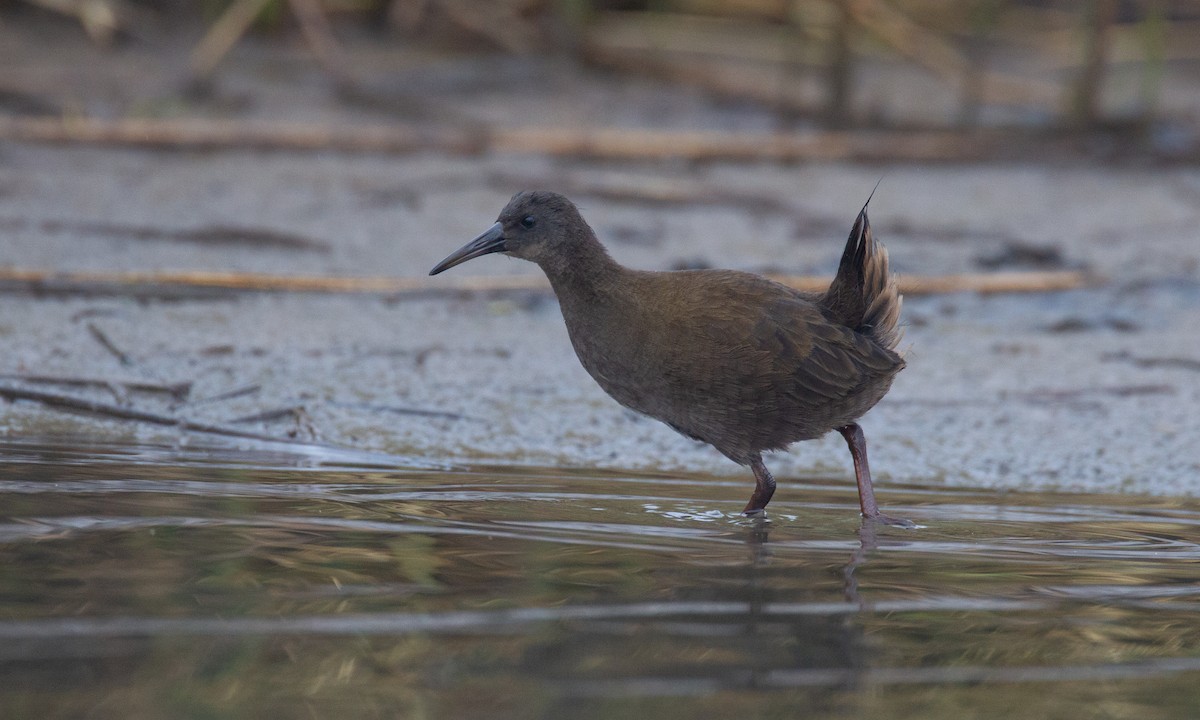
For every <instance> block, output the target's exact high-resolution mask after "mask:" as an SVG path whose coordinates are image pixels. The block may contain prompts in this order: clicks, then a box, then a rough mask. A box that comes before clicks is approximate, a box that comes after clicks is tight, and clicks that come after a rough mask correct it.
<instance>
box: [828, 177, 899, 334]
mask: <svg viewBox="0 0 1200 720" xmlns="http://www.w3.org/2000/svg"><path fill="white" fill-rule="evenodd" d="M871 194H872V196H873V195H874V194H875V193H874V191H872V193H871ZM869 204H871V198H867V202H866V203H864V204H863V208H862V210H861V211H860V212H859V213H858V219H856V220H855V221H854V227H853V228H852V229H851V230H850V239H849V240H847V241H846V250H845V252H843V253H842V261H841V263H840V264H839V265H838V271H837V275H836V276H835V277H834V279H833V283H832V284H831V285H830V286H829V290H828V291H826V293H825V296H824V298H823V304H824V305H825V307H826V309H827V310H828V311H829V314H830V317H831V319H833V320H834V321H836V322H840V323H842V324H843V325H846V326H847V327H850V328H853V329H854V330H857V331H858V332H860V333H862V334H864V335H868V336H870V337H871V338H873V339H874V340H875V342H877V343H879V344H880V345H882V346H883V347H885V348H887V349H889V350H894V349H895V348H896V344H897V343H899V342H900V334H901V333H900V305H901V303H902V301H903V297H902V296H901V295H900V291H899V289H898V288H897V287H896V280H895V278H893V277H892V275H891V273H890V272H888V252H887V248H885V247H884V246H883V245H882V244H881V243H878V242H876V241H875V237H874V236H873V235H872V234H871V222H870V221H869V220H868V219H867V205H869Z"/></svg>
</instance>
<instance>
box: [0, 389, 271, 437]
mask: <svg viewBox="0 0 1200 720" xmlns="http://www.w3.org/2000/svg"><path fill="white" fill-rule="evenodd" d="M0 397H2V398H4V399H6V400H9V401H15V400H29V401H32V402H37V403H41V404H42V405H45V406H47V407H52V408H59V409H63V410H74V411H76V412H84V413H89V414H91V415H99V416H100V417H105V418H109V419H112V420H133V421H136V422H144V423H150V424H153V425H165V426H168V427H175V428H179V429H180V430H187V431H190V432H199V433H207V434H210V435H224V436H227V437H238V438H247V439H250V440H267V441H270V442H293V441H291V440H289V439H287V438H278V437H273V436H271V435H263V434H261V433H255V432H248V431H245V430H239V429H237V428H231V427H225V426H223V425H210V424H208V423H199V422H194V421H191V420H185V419H182V418H175V417H171V416H169V415H159V414H158V413H152V412H147V411H145V410H135V409H133V408H127V407H121V406H120V405H111V404H109V403H104V402H98V401H95V400H88V399H86V398H79V397H73V396H70V395H59V394H57V393H49V392H44V391H42V390H33V389H30V388H20V387H13V386H11V385H0Z"/></svg>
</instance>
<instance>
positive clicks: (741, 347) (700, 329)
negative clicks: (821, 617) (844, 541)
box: [429, 191, 910, 525]
mask: <svg viewBox="0 0 1200 720" xmlns="http://www.w3.org/2000/svg"><path fill="white" fill-rule="evenodd" d="M867 203H868V204H869V203H870V198H868V199H867ZM495 252H502V253H505V254H506V255H511V256H513V257H519V258H523V259H525V260H530V261H532V262H535V263H537V264H538V265H539V266H540V267H541V268H542V270H543V271H544V272H545V273H546V277H548V278H549V279H550V284H551V286H552V287H553V288H554V293H555V295H557V296H558V301H559V305H560V306H561V308H562V314H563V319H564V320H565V321H566V324H567V332H568V333H569V334H570V337H571V344H572V345H574V347H575V353H576V355H578V356H579V361H580V362H581V363H582V364H583V367H584V368H585V369H586V370H587V371H588V373H590V374H591V376H592V377H593V378H595V380H596V382H598V383H599V384H600V387H602V388H604V390H605V391H606V392H607V393H608V394H609V395H611V396H612V397H613V399H615V400H616V401H617V402H619V403H621V404H622V405H624V406H625V407H628V408H631V409H633V410H636V411H638V412H640V413H644V414H646V415H649V416H650V417H653V418H657V419H658V420H661V421H663V422H665V423H666V424H667V425H670V426H671V427H672V428H674V429H675V430H677V431H679V432H680V433H683V434H684V435H686V436H688V437H691V438H694V439H696V440H702V441H704V442H706V443H709V444H710V445H712V446H713V447H715V448H716V449H717V450H719V451H720V452H721V453H722V454H724V455H725V456H726V457H728V458H729V459H730V460H733V461H734V462H736V463H738V464H740V465H749V466H750V468H751V470H753V471H754V477H755V480H756V485H755V488H754V494H753V495H752V496H751V497H750V502H749V503H747V505H746V508H745V510H744V511H743V512H744V513H745V514H747V515H754V514H759V513H762V512H764V510H765V508H766V506H767V503H768V502H770V500H771V495H772V494H774V492H775V479H774V478H773V477H772V476H771V473H770V472H769V471H768V470H767V468H766V466H765V465H764V464H763V460H762V453H763V451H765V450H782V449H784V448H786V447H787V446H788V445H790V444H791V443H793V442H796V441H799V440H811V439H813V438H817V437H820V436H822V435H824V434H825V433H827V432H829V431H830V430H837V431H838V432H839V433H841V434H842V436H843V437H844V438H845V439H846V442H847V444H848V445H849V446H850V454H851V456H852V457H853V459H854V472H855V475H856V476H857V479H858V497H859V504H860V506H861V508H862V514H863V516H864V517H866V518H872V519H878V520H881V521H884V522H890V523H893V524H901V525H909V524H910V523H908V522H907V521H902V520H893V519H892V518H889V517H887V516H885V515H882V514H881V513H880V512H879V508H878V506H877V505H876V504H875V494H874V491H873V490H872V486H871V471H870V469H869V467H868V465H867V447H866V440H865V439H864V437H863V432H862V429H861V428H860V427H859V426H858V425H857V424H856V423H855V422H854V421H855V420H857V419H858V418H860V417H862V415H863V414H864V413H866V412H867V411H868V410H870V409H871V408H872V407H873V406H874V405H875V403H877V402H879V399H880V398H882V397H883V396H884V394H885V393H886V392H887V391H888V389H889V388H890V387H891V385H892V379H893V378H894V377H895V376H896V373H898V372H899V371H900V370H901V369H902V368H903V367H904V360H903V359H902V358H901V357H900V356H899V355H898V354H897V353H896V352H895V350H894V348H895V347H896V343H897V341H898V340H899V333H898V328H897V323H898V320H899V317H900V304H901V296H900V294H899V292H898V291H897V289H896V284H895V282H894V280H893V279H892V277H891V275H890V274H889V273H888V254H887V250H886V249H885V248H884V247H883V245H881V244H879V243H877V242H875V240H874V238H873V237H872V235H871V226H870V223H869V222H868V221H867V206H866V205H863V209H862V211H861V212H859V214H858V219H857V220H856V221H855V223H854V227H853V229H852V230H851V232H850V239H849V241H847V243H846V250H845V252H844V253H843V254H842V260H841V264H840V265H839V266H838V271H837V276H836V277H834V279H833V283H832V284H831V285H830V286H829V290H827V291H826V292H825V293H824V294H816V293H804V292H799V291H797V290H793V289H791V288H789V287H787V286H785V285H781V284H779V283H776V282H773V281H771V280H768V279H766V278H764V277H761V276H759V275H753V274H750V273H745V272H738V271H734V270H680V271H675V272H648V271H643V270H632V269H629V268H626V267H623V266H622V265H620V264H618V263H617V262H616V261H614V260H613V259H612V258H611V257H610V256H609V254H608V252H607V251H606V250H605V249H604V246H603V245H601V244H600V241H599V240H597V239H596V234H595V233H594V232H593V231H592V229H591V227H589V226H588V224H587V223H586V222H585V221H584V219H583V217H582V216H580V214H579V210H578V209H577V208H576V207H575V205H574V204H572V203H571V201H570V200H568V199H567V198H565V197H563V196H562V195H558V194H556V193H552V192H544V191H535V192H520V193H517V194H516V195H514V196H513V198H512V200H510V201H509V203H508V205H507V206H506V207H505V208H504V210H503V211H501V213H500V217H499V219H498V220H497V222H496V224H494V225H492V226H491V227H490V228H488V229H487V230H486V231H485V232H484V233H483V234H481V235H480V236H479V237H477V238H475V239H474V240H472V241H471V242H469V243H467V244H466V245H464V246H463V247H462V248H460V249H459V250H457V251H456V252H454V253H452V254H451V255H450V256H449V257H447V258H446V259H445V260H443V261H442V262H440V263H438V264H437V266H436V267H434V268H433V269H432V270H430V271H429V274H430V275H436V274H438V273H440V272H442V271H443V270H447V269H449V268H451V267H454V266H455V265H458V264H459V263H463V262H466V261H467V260H470V259H472V258H477V257H479V256H481V255H486V254H488V253H495Z"/></svg>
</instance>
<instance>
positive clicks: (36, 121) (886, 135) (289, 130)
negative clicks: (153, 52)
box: [0, 117, 1041, 162]
mask: <svg viewBox="0 0 1200 720" xmlns="http://www.w3.org/2000/svg"><path fill="white" fill-rule="evenodd" d="M0 140H21V141H28V142H45V143H87V144H98V145H122V146H134V147H153V148H164V149H216V150H221V149H233V150H243V149H261V150H340V151H345V152H369V153H410V152H444V153H451V154H479V153H482V152H497V153H535V154H542V155H551V156H564V157H578V158H597V159H625V160H628V159H637V160H660V159H662V160H665V159H671V158H674V159H686V160H777V161H802V160H828V161H834V160H854V161H883V160H909V161H921V162H929V161H939V162H945V161H948V160H964V159H981V158H987V157H995V156H1001V155H1003V156H1004V157H1007V158H1011V157H1012V153H1013V147H1014V144H1016V143H1019V142H1021V141H1022V140H1023V141H1024V142H1025V146H1027V147H1041V146H1040V145H1038V144H1037V142H1036V141H1034V142H1031V141H1030V140H1029V135H1028V133H1016V132H1005V131H1001V130H996V131H971V132H964V131H957V130H931V131H925V132H913V131H895V132H873V133H865V132H856V133H849V132H841V131H833V130H830V131H802V132H774V133H745V132H736V131H679V130H652V129H639V128H587V127H539V126H526V127H507V128H491V129H469V128H466V129H464V128H454V127H446V126H444V125H443V126H437V127H434V126H418V125H405V124H399V123H396V124H390V125H382V126H374V127H354V128H349V127H334V126H325V125H317V124H306V123H293V122H265V121H264V122H248V121H239V120H212V119H201V118H191V119H186V120H178V119H170V118H130V119H120V120H101V119H96V118H21V117H8V118H0ZM1016 146H1017V147H1019V146H1020V145H1016Z"/></svg>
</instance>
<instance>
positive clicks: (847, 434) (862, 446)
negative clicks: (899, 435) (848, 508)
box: [837, 423, 913, 527]
mask: <svg viewBox="0 0 1200 720" xmlns="http://www.w3.org/2000/svg"><path fill="white" fill-rule="evenodd" d="M837 431H838V432H840V433H841V434H842V437H844V438H846V444H847V445H849V446H850V457H852V458H854V478H855V480H857V481H858V505H859V507H860V508H862V514H863V517H865V518H867V519H868V520H878V521H880V522H883V523H886V524H888V525H901V526H904V527H913V523H912V522H910V521H908V520H898V519H896V518H890V517H888V516H887V515H884V514H883V513H881V512H879V506H878V505H877V504H875V488H874V486H873V485H872V483H871V467H870V466H869V465H868V464H867V438H866V437H865V436H864V435H863V431H862V428H860V427H859V426H858V423H850V424H849V425H844V426H842V427H840V428H838V429H837Z"/></svg>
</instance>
